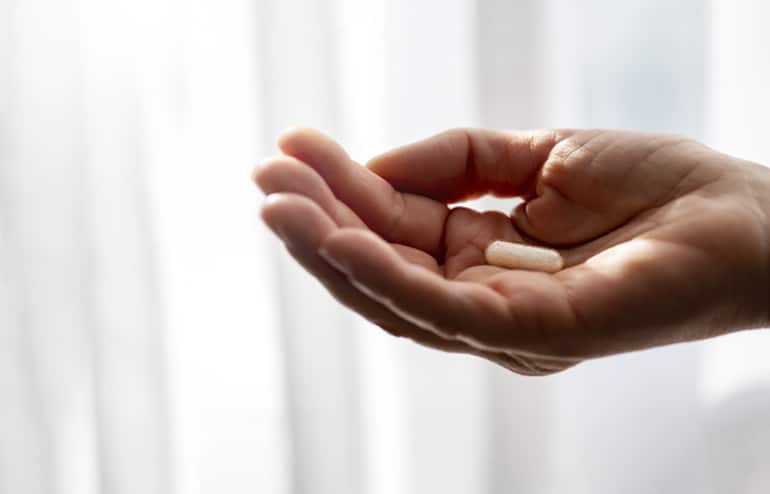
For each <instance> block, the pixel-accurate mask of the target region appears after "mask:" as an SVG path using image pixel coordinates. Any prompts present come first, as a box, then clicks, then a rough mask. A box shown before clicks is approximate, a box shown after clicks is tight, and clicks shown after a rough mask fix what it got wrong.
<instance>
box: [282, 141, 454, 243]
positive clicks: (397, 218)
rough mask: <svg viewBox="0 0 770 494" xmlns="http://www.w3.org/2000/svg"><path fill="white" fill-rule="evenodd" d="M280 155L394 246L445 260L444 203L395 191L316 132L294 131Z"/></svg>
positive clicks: (445, 209)
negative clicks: (300, 165) (309, 172)
mask: <svg viewBox="0 0 770 494" xmlns="http://www.w3.org/2000/svg"><path fill="white" fill-rule="evenodd" d="M278 144H279V146H280V148H281V150H282V151H283V152H284V153H286V154H288V155H289V156H293V157H294V158H297V159H298V160H300V161H302V162H304V163H306V164H307V165H309V166H310V167H312V168H313V169H314V170H315V171H316V172H318V174H319V175H321V177H322V178H323V179H324V181H325V182H326V183H327V184H328V185H329V188H330V189H331V191H332V193H333V194H334V195H335V197H336V198H337V199H339V200H340V201H342V202H343V203H345V204H346V205H347V206H348V207H349V208H350V209H352V210H353V211H354V212H355V213H356V214H357V215H358V216H359V217H360V218H361V219H362V220H363V221H364V223H366V225H367V226H368V227H369V228H371V229H372V230H373V231H375V232H377V233H378V234H379V235H380V236H382V237H383V238H385V239H386V240H388V241H389V242H394V243H399V244H404V245H408V246H411V247H414V248H417V249H420V250H423V251H425V252H428V253H429V254H431V255H433V256H434V257H437V258H438V257H440V256H441V254H442V252H443V246H442V239H443V232H444V222H445V220H446V217H447V214H448V212H449V210H448V209H447V207H446V205H444V204H443V203H440V202H437V201H434V200H431V199H429V198H427V197H423V196H420V195H414V194H408V193H401V192H399V191H396V190H395V189H394V188H393V187H392V186H391V185H390V184H389V183H388V182H387V181H386V180H384V179H382V178H381V177H379V176H377V175H376V174H375V173H372V172H371V171H370V170H368V169H366V168H365V167H363V166H361V165H359V164H358V163H356V162H354V161H353V160H352V159H350V157H349V156H348V155H347V153H346V152H345V151H344V150H343V149H342V148H341V147H340V146H339V145H338V144H337V143H336V142H334V141H333V140H332V139H330V138H328V137H326V136H325V135H323V134H321V133H320V132H317V131H314V130H311V129H291V130H289V131H286V132H284V133H283V134H282V135H281V137H280V138H279V141H278Z"/></svg>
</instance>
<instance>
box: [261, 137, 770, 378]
mask: <svg viewBox="0 0 770 494" xmlns="http://www.w3.org/2000/svg"><path fill="white" fill-rule="evenodd" d="M279 145H280V148H281V150H282V151H283V153H284V154H285V155H284V156H281V157H277V158H273V159H271V160H268V161H267V162H265V163H263V164H262V165H261V166H260V167H259V168H258V169H257V171H256V172H255V180H256V182H257V184H258V185H259V186H260V187H261V188H262V190H263V191H264V192H265V193H266V194H268V198H267V201H266V202H265V205H264V208H263V218H264V220H265V221H266V223H267V224H268V225H269V226H270V228H271V229H272V230H273V231H274V232H276V234H277V235H278V236H280V237H281V238H282V239H283V241H284V242H285V244H286V246H287V248H288V250H289V251H290V252H291V254H292V255H293V256H294V257H295V259H297V261H298V262H300V263H301V264H302V265H303V266H304V268H305V269H306V270H307V271H309V272H310V273H311V274H313V275H314V276H315V277H316V278H318V279H319V280H320V281H321V282H322V283H323V284H324V285H325V286H326V288H327V289H328V290H329V291H330V292H331V293H332V294H333V295H334V296H335V297H336V298H337V299H338V300H339V301H340V302H341V303H343V304H344V305H346V306H348V307H350V308H351V309H353V310H355V311H356V312H358V313H359V314H361V315H363V316H364V317H366V318H367V319H369V320H370V321H372V322H373V323H375V324H377V325H378V326H380V327H382V328H383V329H385V330H386V331H388V332H389V333H391V334H394V335H397V336H404V337H408V338H411V339H413V340H415V341H417V342H419V343H422V344H424V345H427V346H430V347H434V348H438V349H441V350H446V351H453V352H464V353H470V354H475V355H479V356H482V357H484V358H487V359H489V360H491V361H493V362H496V363H498V364H500V365H502V366H504V367H506V368H508V369H510V370H513V371H515V372H518V373H522V374H547V373H551V372H557V371H559V370H563V369H565V368H567V367H570V366H572V365H574V364H576V363H578V362H580V361H581V360H584V359H586V358H590V357H596V356H601V355H608V354H613V353H619V352H624V351H630V350H638V349H642V348H648V347H652V346H657V345H664V344H668V343H674V342H681V341H689V340H694V339H699V338H706V337H709V336H714V335H717V334H722V333H726V332H729V331H733V330H737V329H743V328H749V327H758V326H761V325H763V324H765V323H766V322H767V321H768V254H769V251H768V241H769V239H770V237H769V236H768V219H767V212H768V201H770V178H769V176H768V175H769V173H768V171H766V170H765V169H764V168H763V167H760V166H758V165H754V164H751V163H747V162H743V161H740V160H737V159H735V158H731V157H729V156H726V155H724V154H720V153H717V152H715V151H713V150H711V149H709V148H707V147H705V146H703V145H701V144H698V143H697V142H694V141H691V140H689V139H686V138H681V137H676V136H670V135H654V134H642V133H633V132H609V131H599V130H591V131H575V130H563V131H562V130H559V131H533V132H497V131H488V130H451V131H448V132H445V133H442V134H439V135H437V136H435V137H432V138H430V139H427V140H425V141H422V142H418V143H415V144H411V145H408V146H405V147H403V148H399V149H396V150H393V151H390V152H388V153H386V154H384V155H382V156H379V157H377V158H375V159H374V160H372V161H371V162H370V163H369V164H368V166H367V167H362V166H360V165H358V164H356V163H354V162H353V161H351V159H350V158H349V157H348V156H347V154H346V153H345V152H344V151H343V150H342V149H341V148H340V147H339V146H338V145H337V144H336V143H335V142H334V141H332V140H330V139H329V138H327V137H325V136H323V135H321V134H319V133H317V132H314V131H311V130H304V129H297V130H292V131H289V132H287V133H285V134H284V135H283V136H282V137H281V138H280V141H279ZM485 194H493V195H496V196H501V197H511V198H521V199H524V202H523V203H522V204H520V205H519V206H518V207H516V208H515V209H514V211H513V212H512V213H511V215H510V216H509V215H505V214H501V213H498V212H486V213H478V212H475V211H472V210H470V209H467V208H462V207H455V208H449V207H448V206H447V205H448V204H451V203H455V202H458V201H462V200H467V199H471V198H475V197H479V196H482V195H485ZM498 239H501V240H507V241H514V242H523V243H528V244H534V245H546V246H550V247H552V248H556V249H558V250H559V251H560V252H561V254H562V256H563V257H564V260H565V268H564V269H563V270H562V271H560V272H558V273H555V274H547V273H540V272H532V271H523V270H508V269H503V268H499V267H494V266H490V265H487V264H486V263H485V260H484V249H485V248H486V246H487V245H488V244H489V243H490V242H492V241H494V240H498Z"/></svg>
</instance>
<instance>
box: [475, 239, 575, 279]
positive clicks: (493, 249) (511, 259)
mask: <svg viewBox="0 0 770 494" xmlns="http://www.w3.org/2000/svg"><path fill="white" fill-rule="evenodd" d="M484 257H486V259H487V263H488V264H492V265H494V266H500V267H503V268H510V269H529V270H532V271H545V272H547V273H555V272H556V271H559V270H561V268H563V267H564V261H563V260H562V258H561V255H560V254H559V253H558V252H556V251H555V250H553V249H546V248H543V247H532V246H530V245H524V244H517V243H512V242H503V241H502V240H496V241H494V242H492V243H491V244H489V246H488V247H487V249H486V250H485V251H484Z"/></svg>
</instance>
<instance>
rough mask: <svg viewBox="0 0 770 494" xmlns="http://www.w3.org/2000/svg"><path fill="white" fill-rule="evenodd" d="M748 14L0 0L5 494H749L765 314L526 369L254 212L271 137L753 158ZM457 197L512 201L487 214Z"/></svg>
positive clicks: (765, 433)
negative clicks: (327, 286)
mask: <svg viewBox="0 0 770 494" xmlns="http://www.w3.org/2000/svg"><path fill="white" fill-rule="evenodd" d="M768 18H770V7H768V4H767V3H766V2H763V1H762V0H739V1H728V0H712V1H711V2H706V1H699V0H683V1H681V2H662V1H655V2H652V1H635V2H613V1H610V0H588V1H585V2H579V3H575V2H569V1H567V0H547V1H537V0H516V1H506V0H442V1H439V0H425V1H422V2H410V1H407V0H256V1H247V0H221V1H218V2H204V1H201V0H188V1H184V2H183V1H181V0H153V1H150V0H133V1H131V2H129V1H127V0H56V1H54V0H1V1H0V63H2V68H3V71H2V73H1V74H2V76H0V399H1V400H2V402H1V405H2V406H0V493H6V492H7V493H25V494H26V493H30V494H35V493H41V494H42V493H46V494H48V493H56V494H70V493H77V494H90V493H109V494H113V493H116V494H120V493H137V492H141V493H148V494H152V493H185V494H188V493H191V494H196V493H201V494H203V493H213V492H216V493H227V494H230V493H279V494H280V493H326V492H329V493H367V494H380V493H382V494H384V493H393V492H412V493H418V492H445V493H455V492H456V493H465V492H485V493H503V492H506V493H507V492H526V493H554V492H586V493H588V492H619V491H622V492H630V493H647V492H704V493H721V492H731V493H732V492H739V493H755V492H766V491H767V489H768V488H770V474H768V470H767V469H766V468H764V467H765V464H766V460H765V459H766V458H768V455H770V446H769V445H770V427H768V425H767V421H766V419H765V418H766V417H767V416H768V413H770V364H769V363H768V359H767V358H766V354H767V349H768V348H770V338H769V337H768V335H767V334H766V333H765V332H764V331H756V332H748V333H743V334H736V335H732V336H727V337H722V338H719V339H716V340H713V341H709V342H702V343H695V344H686V345H676V346H671V347H666V348H661V349H656V350H651V351H645V352H638V353H633V354H628V355H622V356H616V357H611V358H606V359H600V360H596V361H593V362H588V363H585V364H581V365H580V366H578V367H576V368H575V369H572V370H569V371H567V372H564V373H562V374H559V375H555V376H550V377H545V378H525V377H521V376H516V375H512V374H510V373H507V372H505V371H503V370H501V369H497V368H495V367H493V366H492V365H491V364H487V363H486V362H482V361H479V360H476V359H474V358H471V357H466V356H458V355H446V354H441V353H438V352H434V351H431V350H427V349H425V348H422V347H419V346H416V345H414V344H410V343H408V342H405V341H402V340H400V339H399V340H395V339H392V338H390V337H388V336H387V335H384V334H383V333H382V332H381V331H379V330H378V329H377V328H374V327H372V326H370V325H368V324H367V323H366V322H364V321H362V320H361V319H360V318H358V317H356V316H354V315H352V314H351V313H349V312H347V311H345V310H344V309H341V308H340V307H339V306H338V305H337V304H336V303H335V302H334V301H333V300H332V299H331V297H330V296H328V295H327V294H326V293H325V292H324V291H323V289H322V288H321V287H320V286H319V285H318V284H317V283H316V282H315V281H313V280H312V279H311V278H310V277H309V276H308V275H306V274H305V273H304V272H302V271H301V270H300V269H299V268H298V267H297V266H295V264H294V263H293V262H292V261H291V260H289V259H288V258H287V256H286V255H285V254H284V253H283V251H282V248H281V246H280V245H279V243H278V242H277V241H276V240H274V239H273V238H272V236H271V235H269V234H268V232H267V231H266V229H265V227H264V226H262V225H261V223H260V221H259V219H258V209H259V203H260V200H261V197H260V196H259V194H258V193H257V192H256V191H255V190H254V187H253V185H251V184H250V181H249V173H250V171H251V168H252V167H253V165H254V164H255V163H256V162H257V161H259V159H260V158H262V157H266V156H269V155H271V154H274V153H276V149H275V147H274V145H273V143H272V142H273V138H274V136H275V135H276V134H277V133H278V132H279V131H280V130H282V129H283V128H285V127H287V126H290V125H304V126H313V127H317V128H319V129H321V130H323V131H325V132H327V133H329V134H331V135H332V136H334V137H336V138H338V139H339V140H340V141H341V143H342V144H343V145H344V146H345V147H346V148H347V149H348V150H349V151H350V152H351V154H352V155H353V156H354V157H355V158H357V159H359V160H360V161H365V160H366V159H367V158H368V157H370V156H372V155H374V154H375V153H378V152H380V151H382V150H384V149H386V148H388V147H390V146H394V145H398V144H401V143H404V142H407V141H410V140H414V139H418V138H422V137H425V136H427V135H430V134H432V133H434V132H437V131H440V130H443V129H445V128H449V127H457V126H490V127H499V128H526V127H551V126H561V127H584V126H585V127H620V128H628V129H639V130H655V131H672V132H680V133H686V134H689V135H692V136H694V137H697V138H699V139H702V140H704V141H706V142H707V143H709V144H712V145H714V146H716V147H718V148H720V149H722V150H724V151H726V152H730V153H733V154H737V155H740V156H744V157H746V158H749V159H753V160H756V161H759V162H762V163H765V164H768V163H770V141H769V140H768V139H767V135H768V132H769V131H770V123H769V122H768V120H767V118H766V115H767V114H768V113H770V93H768V91H767V90H766V88H768V87H770V59H768V58H767V57H766V56H764V51H763V49H762V47H764V46H766V45H767V43H768V42H769V41H770V38H769V37H768V34H767V33H766V32H765V31H766V30H765V29H764V21H765V20H766V19H768ZM473 207H478V208H498V207H507V204H506V203H505V202H504V201H499V200H482V201H479V202H477V203H474V204H473Z"/></svg>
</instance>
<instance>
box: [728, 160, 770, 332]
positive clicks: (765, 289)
mask: <svg viewBox="0 0 770 494" xmlns="http://www.w3.org/2000/svg"><path fill="white" fill-rule="evenodd" d="M736 168H737V169H738V170H740V174H741V176H742V179H741V182H742V187H741V189H742V191H741V189H739V191H738V193H739V194H743V196H744V200H745V202H746V206H747V210H748V211H750V213H751V214H750V216H749V221H750V222H751V221H753V223H754V224H751V223H749V224H748V225H747V232H748V234H749V235H748V238H749V239H752V240H753V241H754V242H755V244H756V245H755V249H756V253H757V258H756V259H755V260H754V262H753V270H754V271H755V272H754V276H750V280H751V281H750V283H749V284H748V285H749V286H748V290H749V292H750V293H749V294H748V296H747V300H750V301H751V302H750V308H749V311H750V312H749V320H748V321H747V323H748V324H747V326H748V327H765V326H768V325H770V169H768V168H767V167H765V166H762V165H759V164H757V163H753V162H749V161H738V163H737V167H736ZM752 232H756V234H755V235H752Z"/></svg>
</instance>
